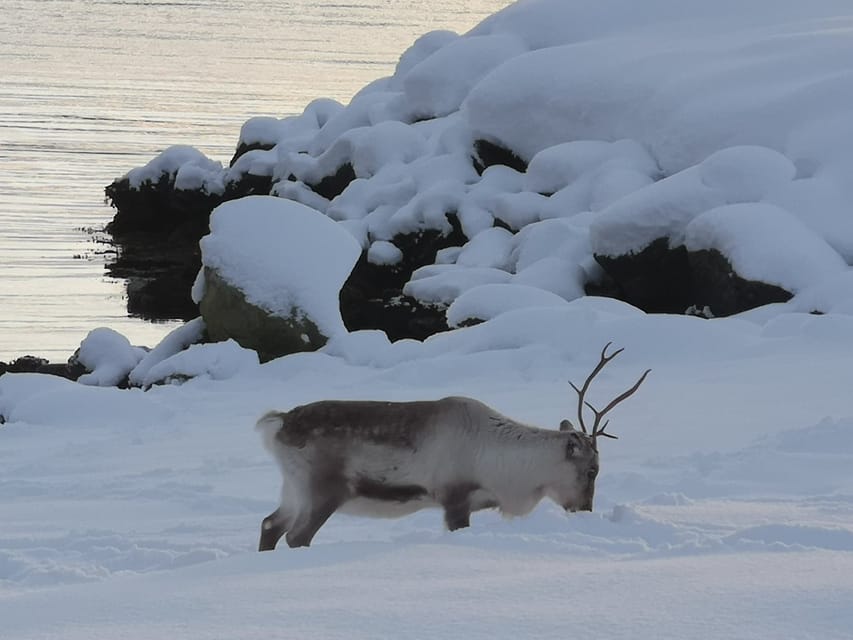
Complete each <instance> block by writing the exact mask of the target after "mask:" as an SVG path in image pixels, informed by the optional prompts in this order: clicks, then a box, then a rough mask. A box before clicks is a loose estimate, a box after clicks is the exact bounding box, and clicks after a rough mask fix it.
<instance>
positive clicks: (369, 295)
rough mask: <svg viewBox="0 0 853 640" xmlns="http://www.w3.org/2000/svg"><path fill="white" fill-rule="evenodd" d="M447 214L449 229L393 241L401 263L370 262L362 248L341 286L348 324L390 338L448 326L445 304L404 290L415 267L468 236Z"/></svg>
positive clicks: (428, 332) (424, 333)
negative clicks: (432, 302)
mask: <svg viewBox="0 0 853 640" xmlns="http://www.w3.org/2000/svg"><path fill="white" fill-rule="evenodd" d="M447 220H448V222H450V225H451V228H452V230H451V231H450V233H442V232H441V231H439V230H436V229H427V230H426V231H421V232H418V233H410V234H401V235H398V236H396V237H395V238H394V239H393V240H392V242H393V243H394V245H396V246H397V248H398V249H400V250H401V251H402V252H403V259H402V261H400V262H399V263H397V264H394V265H375V264H371V263H370V262H368V261H367V255H366V253H362V255H361V258H359V260H358V262H357V263H356V265H355V267H354V268H353V270H352V273H351V274H350V276H349V278H348V279H347V281H346V283H344V286H343V288H342V289H341V295H340V301H341V317H342V318H343V321H344V325H346V327H347V329H349V330H350V331H357V330H359V329H381V330H383V331H385V333H387V334H388V338H389V339H390V340H392V341H394V340H399V339H401V338H415V339H417V340H423V339H424V338H426V337H428V336H430V335H432V334H434V333H439V332H441V331H447V329H448V327H447V320H446V318H445V314H444V311H445V310H444V307H441V306H437V305H427V304H423V303H421V302H419V301H418V300H415V299H414V298H412V297H410V296H406V295H404V294H403V293H402V291H403V285H405V284H406V283H407V282H408V281H409V279H410V278H411V277H412V273H413V272H414V271H415V269H418V268H420V267H422V266H424V265H428V264H433V263H434V262H435V256H436V254H437V253H438V251H439V250H441V249H445V248H447V247H454V246H460V245H463V244H465V242H466V241H467V240H466V238H465V234H464V233H463V232H462V227H461V225H460V223H459V219H458V218H457V216H456V214H454V213H450V214H448V215H447Z"/></svg>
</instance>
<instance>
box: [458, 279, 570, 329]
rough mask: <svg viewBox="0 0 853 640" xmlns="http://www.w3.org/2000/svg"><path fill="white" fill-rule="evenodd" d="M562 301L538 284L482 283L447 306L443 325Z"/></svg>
mask: <svg viewBox="0 0 853 640" xmlns="http://www.w3.org/2000/svg"><path fill="white" fill-rule="evenodd" d="M565 304H567V303H566V300H565V299H563V298H561V297H560V296H558V295H556V294H554V293H550V292H549V291H545V290H544V289H542V288H539V287H529V286H525V285H520V284H484V285H480V286H479V287H474V288H473V289H468V291H466V292H465V293H463V294H462V295H460V296H459V297H458V298H456V300H454V301H453V304H451V305H450V307H448V309H447V324H448V325H449V326H451V327H458V326H460V325H462V323H464V322H465V321H466V320H481V321H483V320H491V319H492V318H494V317H496V316H498V315H500V314H501V313H504V312H506V311H511V310H513V309H519V308H523V307H547V306H561V305H565Z"/></svg>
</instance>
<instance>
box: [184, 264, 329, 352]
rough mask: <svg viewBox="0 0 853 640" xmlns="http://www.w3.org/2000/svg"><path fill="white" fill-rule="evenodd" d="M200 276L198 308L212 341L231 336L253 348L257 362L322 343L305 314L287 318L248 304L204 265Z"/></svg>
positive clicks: (315, 346) (315, 347) (322, 336)
mask: <svg viewBox="0 0 853 640" xmlns="http://www.w3.org/2000/svg"><path fill="white" fill-rule="evenodd" d="M204 279H205V286H204V296H203V298H202V300H201V303H200V304H199V308H200V309H201V313H202V316H203V317H204V322H205V325H206V327H207V335H208V338H209V339H210V340H211V341H212V342H218V341H223V340H227V339H228V338H233V339H234V340H236V341H237V342H238V343H239V344H240V346H242V347H244V348H246V349H253V350H255V351H256V352H257V353H258V357H259V358H260V359H261V362H266V361H268V360H272V359H274V358H278V357H280V356H283V355H286V354H289V353H296V352H299V351H315V350H317V349H319V348H320V347H322V346H323V345H324V344H326V339H327V338H326V336H324V335H322V334H321V333H320V330H319V329H318V328H317V325H316V324H314V322H313V321H312V320H311V319H310V318H308V317H304V316H303V317H299V316H300V314H299V312H298V311H296V312H295V313H294V314H293V315H292V316H290V317H282V316H277V315H274V314H272V313H270V312H269V311H267V310H265V309H262V308H261V307H258V306H257V305H254V304H252V303H250V302H249V301H248V300H246V296H245V295H244V294H243V292H242V291H240V290H239V289H238V288H237V287H235V286H234V285H232V284H230V283H228V282H226V281H225V280H224V279H223V278H221V277H220V275H219V274H218V273H217V272H216V270H215V269H211V268H210V267H205V268H204Z"/></svg>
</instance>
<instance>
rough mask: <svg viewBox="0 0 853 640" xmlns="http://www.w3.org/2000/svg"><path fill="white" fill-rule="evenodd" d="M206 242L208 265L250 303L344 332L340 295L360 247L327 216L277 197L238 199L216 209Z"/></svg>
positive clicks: (331, 332) (323, 328) (204, 251)
mask: <svg viewBox="0 0 853 640" xmlns="http://www.w3.org/2000/svg"><path fill="white" fill-rule="evenodd" d="M200 245H201V253H202V264H203V265H204V267H210V268H213V269H216V271H217V273H218V274H219V275H220V276H221V277H222V278H224V279H225V280H226V282H229V283H232V284H233V285H235V286H237V287H238V288H239V289H240V290H241V291H242V292H243V293H244V294H245V296H246V299H247V300H248V301H249V302H250V303H252V304H255V305H257V306H259V307H261V308H263V309H266V310H267V311H269V312H271V313H273V314H276V315H280V316H282V317H289V316H290V315H291V314H293V313H304V314H306V315H307V316H308V317H309V318H311V320H312V321H313V322H314V324H316V325H317V327H318V329H320V331H321V332H322V333H323V334H324V335H325V336H332V335H334V334H335V333H338V332H339V331H343V330H344V326H343V320H341V314H340V309H339V308H338V295H339V293H340V290H341V286H342V285H343V283H344V281H345V280H346V278H347V277H348V276H349V274H350V271H351V270H352V267H353V265H355V262H356V260H358V256H359V255H360V254H361V247H360V246H359V245H358V243H357V242H356V241H355V240H354V239H353V237H352V236H351V235H350V234H349V232H348V231H347V230H346V229H344V228H342V227H340V226H339V225H338V224H337V223H335V222H333V221H331V220H330V219H329V218H327V217H326V216H324V215H322V214H320V213H318V212H317V211H315V210H313V209H311V208H309V207H306V206H304V205H301V204H299V203H296V202H291V201H288V200H283V199H281V198H275V197H272V196H251V197H248V198H241V199H240V200H232V201H230V202H226V203H224V204H222V205H220V206H218V207H217V208H216V209H215V210H214V212H213V213H212V214H211V216H210V234H209V235H207V236H205V237H204V238H202V239H201V243H200Z"/></svg>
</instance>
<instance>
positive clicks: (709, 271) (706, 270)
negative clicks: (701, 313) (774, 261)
mask: <svg viewBox="0 0 853 640" xmlns="http://www.w3.org/2000/svg"><path fill="white" fill-rule="evenodd" d="M687 259H688V262H689V264H690V269H691V272H692V281H693V301H694V304H695V305H696V306H697V307H699V308H702V307H704V306H707V307H708V308H709V309H710V311H711V313H712V314H713V315H714V316H717V317H719V316H728V315H732V314H733V313H740V312H741V311H746V310H748V309H754V308H755V307H760V306H762V305H765V304H771V303H774V302H787V301H788V300H790V299H791V297H792V296H793V294H792V293H791V292H790V291H786V290H785V289H783V288H781V287H778V286H776V285H772V284H767V283H766V282H759V281H756V280H746V279H744V278H742V277H741V276H739V275H738V274H737V273H736V272H735V270H734V269H733V268H732V265H731V263H730V262H729V261H728V260H727V259H726V257H725V256H723V255H722V254H721V253H720V252H719V251H717V250H716V249H703V250H701V251H691V252H689V253H688V254H687Z"/></svg>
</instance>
